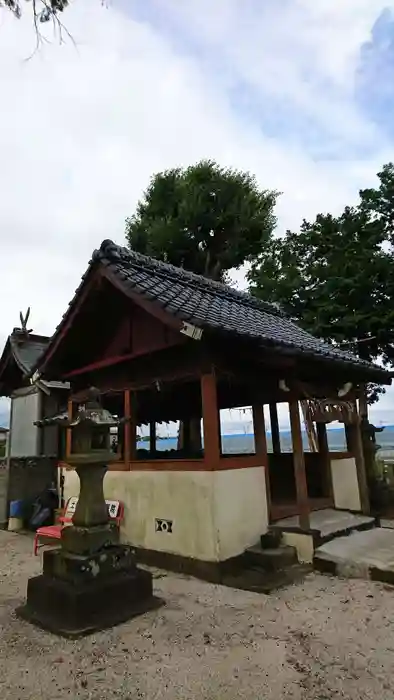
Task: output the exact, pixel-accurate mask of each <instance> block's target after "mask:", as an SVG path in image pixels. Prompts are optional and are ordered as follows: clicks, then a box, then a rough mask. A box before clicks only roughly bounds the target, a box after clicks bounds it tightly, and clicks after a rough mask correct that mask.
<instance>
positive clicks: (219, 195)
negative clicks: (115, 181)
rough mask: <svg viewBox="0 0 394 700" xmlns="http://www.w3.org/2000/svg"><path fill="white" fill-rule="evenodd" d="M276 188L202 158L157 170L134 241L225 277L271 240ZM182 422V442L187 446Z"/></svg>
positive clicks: (196, 426)
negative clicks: (185, 166) (272, 188)
mask: <svg viewBox="0 0 394 700" xmlns="http://www.w3.org/2000/svg"><path fill="white" fill-rule="evenodd" d="M276 197H277V193H276V192H273V191H270V190H262V189H260V187H259V186H258V184H257V182H256V180H255V178H254V177H253V176H252V175H250V174H249V173H245V172H240V171H237V170H232V169H230V168H222V167H220V166H219V165H217V164H216V163H214V162H213V161H201V162H200V163H197V164H196V165H192V166H190V167H188V168H185V169H182V168H174V169H172V170H166V171H165V172H162V173H158V174H156V175H154V176H153V177H152V179H151V181H150V184H149V186H148V189H147V190H146V192H145V193H144V196H143V198H142V200H141V201H140V202H139V203H138V205H137V210H136V212H135V214H134V215H133V216H131V217H130V218H128V219H126V238H127V241H128V243H129V245H130V247H131V248H132V249H134V250H136V251H138V252H139V253H145V254H146V255H151V256H152V257H154V258H158V259H161V260H165V261H167V262H170V263H172V264H173V265H178V266H182V267H184V268H185V269H187V270H191V271H192V272H196V273H198V274H202V275H205V276H206V277H210V278H212V279H216V280H225V278H226V272H227V271H228V270H230V269H232V268H238V267H240V266H241V265H243V264H244V263H245V262H247V261H249V260H251V259H253V258H254V257H255V256H256V255H257V254H258V253H260V251H261V250H262V248H263V247H264V246H265V245H267V242H268V241H269V239H270V237H271V234H272V231H273V229H274V227H275V223H276V219H275V215H274V206H275V201H276ZM183 435H184V424H183V423H181V424H180V430H179V435H178V447H182V446H183ZM190 441H191V444H192V446H193V449H195V450H198V449H200V448H201V431H200V419H199V418H197V417H196V418H195V419H194V420H192V421H191V422H190Z"/></svg>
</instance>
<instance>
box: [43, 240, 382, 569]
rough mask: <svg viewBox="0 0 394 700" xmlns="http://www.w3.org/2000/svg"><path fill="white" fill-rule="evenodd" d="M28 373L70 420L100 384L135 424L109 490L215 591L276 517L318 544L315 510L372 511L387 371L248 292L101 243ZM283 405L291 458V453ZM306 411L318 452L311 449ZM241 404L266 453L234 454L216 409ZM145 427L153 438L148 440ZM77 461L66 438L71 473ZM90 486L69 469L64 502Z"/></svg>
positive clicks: (142, 543) (150, 556) (138, 525)
mask: <svg viewBox="0 0 394 700" xmlns="http://www.w3.org/2000/svg"><path fill="white" fill-rule="evenodd" d="M32 376H33V378H34V379H35V381H37V380H40V381H42V380H45V381H53V380H56V381H59V380H60V381H62V382H69V383H70V385H71V397H70V401H69V405H68V414H69V417H70V418H72V417H73V416H74V415H75V406H76V405H77V403H78V402H79V401H81V400H84V396H85V395H86V391H87V390H88V388H89V387H90V386H96V387H98V388H99V389H100V391H101V394H102V401H103V405H104V406H105V407H106V408H107V409H108V410H110V411H111V413H112V414H115V415H117V416H119V417H122V418H126V419H127V421H126V422H125V423H124V425H123V427H122V428H121V429H120V430H119V433H118V438H117V448H116V449H117V451H118V454H119V460H118V462H117V463H115V464H113V465H111V466H110V468H109V471H108V473H107V475H106V477H105V482H104V492H105V497H106V498H114V499H120V500H122V501H123V502H124V505H125V520H124V526H123V529H122V536H123V538H124V540H125V541H127V542H129V543H131V544H132V545H133V546H134V547H135V548H136V551H137V552H138V555H139V557H140V558H142V559H145V560H146V561H151V562H156V563H158V564H159V565H162V566H165V567H168V568H182V569H183V570H187V571H190V572H192V573H198V574H199V575H201V576H204V577H207V578H210V579H216V580H218V579H219V578H220V573H218V571H219V572H220V571H222V570H223V568H225V566H226V563H229V562H232V561H235V559H236V558H237V557H239V556H240V555H242V553H243V552H244V550H245V549H246V548H247V547H249V546H251V545H253V544H254V543H255V542H256V541H257V540H258V539H259V537H260V536H261V535H263V534H264V533H265V532H267V530H268V528H269V527H270V525H271V524H272V523H275V522H276V521H277V520H278V519H280V518H283V517H286V516H290V515H292V516H294V515H295V516H298V518H299V529H300V532H301V533H302V532H304V533H307V532H308V531H309V528H310V513H311V512H312V511H314V510H319V509H322V508H327V507H333V508H338V509H348V510H351V511H355V512H363V513H367V512H368V510H369V503H368V489H367V483H366V475H365V465H364V460H363V453H362V448H361V437H360V425H359V416H358V410H357V399H358V397H359V395H360V392H362V391H363V390H364V385H365V384H366V383H367V382H376V383H381V384H390V383H391V378H390V375H389V373H388V372H386V371H385V370H384V369H382V368H381V367H378V366H375V365H373V364H370V363H368V362H364V361H362V360H360V359H358V358H356V357H355V356H353V355H352V354H350V353H348V352H344V351H341V350H339V349H337V348H335V347H332V346H330V345H328V344H326V343H324V342H322V341H320V340H318V339H317V338H314V337H313V336H312V335H310V334H309V333H307V332H306V331H305V330H303V329H301V328H300V327H298V326H297V325H296V324H295V323H294V322H293V321H292V320H291V319H290V318H289V317H288V316H287V315H286V314H284V313H283V312H282V311H281V310H280V309H279V308H278V307H277V306H275V305H272V304H269V303H266V302H263V301H260V300H258V299H256V298H254V297H252V296H250V295H248V294H247V293H244V292H240V291H237V290H235V289H232V288H230V287H228V286H226V285H224V284H221V283H219V282H215V281H212V280H209V279H206V278H204V277H201V276H198V275H195V274H192V273H190V272H188V271H186V270H183V269H179V268H176V267H173V266H172V265H169V264H167V263H164V262H159V261H157V260H153V259H151V258H149V257H145V256H143V255H140V254H137V253H135V252H133V251H129V250H127V249H126V248H122V247H120V246H117V245H115V244H114V243H113V242H112V241H109V240H106V241H103V243H102V244H101V246H100V248H99V249H98V250H96V251H95V252H94V253H93V256H92V260H91V262H90V264H89V266H88V269H87V270H86V273H85V274H84V276H83V278H82V282H81V284H80V286H79V288H78V290H77V292H76V294H75V296H74V298H73V299H72V300H71V302H70V304H69V307H68V309H67V310H66V312H65V314H64V316H63V318H62V320H61V322H60V324H59V325H58V327H57V329H56V331H55V333H54V335H53V337H52V338H51V340H50V342H49V343H48V345H47V346H46V348H45V350H44V352H43V353H42V355H41V356H40V358H39V361H38V362H37V364H36V367H35V368H34V373H33V375H32ZM283 402H285V403H286V404H287V405H288V408H289V415H290V423H291V435H292V452H285V451H283V450H282V449H281V447H282V446H281V437H280V433H279V426H278V413H277V404H279V403H283ZM300 402H301V403H302V405H303V410H304V414H307V415H308V416H309V420H310V421H313V422H314V423H313V425H314V430H315V432H316V436H317V448H318V449H317V451H315V452H307V451H305V448H304V446H303V441H302V431H301V419H300V409H299V406H300ZM242 406H251V407H252V413H253V425H254V448H255V449H254V453H253V454H227V453H226V452H225V451H224V450H223V445H222V439H221V434H220V420H219V410H220V409H225V408H232V407H242ZM264 407H266V410H267V413H268V411H269V415H270V424H271V441H272V449H270V450H268V448H267V437H266V427H265V421H264V410H263V409H264ZM176 420H180V421H181V422H182V431H181V433H182V434H181V440H180V441H179V445H178V449H176V450H170V451H164V452H163V451H162V450H159V449H157V439H156V427H157V425H158V424H160V423H161V422H167V421H176ZM331 420H341V421H342V422H344V423H345V425H346V435H347V447H346V449H344V451H343V452H340V453H338V452H336V453H331V452H330V451H329V446H328V441H327V432H326V425H327V422H329V421H331ZM140 425H148V426H149V428H150V434H149V439H147V440H146V441H145V442H144V443H143V444H142V445H141V443H138V442H137V439H136V436H137V427H138V426H140ZM200 426H201V429H200ZM72 452H73V445H72V438H71V434H70V433H68V439H67V451H66V456H65V461H66V462H67V456H70V455H72ZM78 489H79V482H78V477H77V474H76V473H75V471H74V470H72V469H68V470H67V471H66V475H65V497H66V498H67V497H68V496H77V495H78Z"/></svg>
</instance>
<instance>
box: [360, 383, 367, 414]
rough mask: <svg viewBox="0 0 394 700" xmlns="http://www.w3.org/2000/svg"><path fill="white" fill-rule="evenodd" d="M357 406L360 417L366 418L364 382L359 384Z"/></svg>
mask: <svg viewBox="0 0 394 700" xmlns="http://www.w3.org/2000/svg"><path fill="white" fill-rule="evenodd" d="M358 406H359V414H360V418H361V419H362V418H368V400H367V387H366V386H365V384H360V389H359V399H358Z"/></svg>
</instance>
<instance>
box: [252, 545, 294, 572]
mask: <svg viewBox="0 0 394 700" xmlns="http://www.w3.org/2000/svg"><path fill="white" fill-rule="evenodd" d="M296 563H297V551H296V548H295V547H289V546H286V545H280V546H279V547H271V548H265V549H263V548H262V547H261V545H260V544H256V545H254V546H253V547H249V548H248V549H247V550H246V551H245V566H246V568H249V567H257V568H259V569H262V570H263V571H281V570H283V569H286V568H287V567H289V566H292V565H293V564H296Z"/></svg>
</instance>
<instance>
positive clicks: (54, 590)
mask: <svg viewBox="0 0 394 700" xmlns="http://www.w3.org/2000/svg"><path fill="white" fill-rule="evenodd" d="M161 604H162V601H161V600H160V599H158V598H156V597H154V596H153V591H152V574H151V573H150V572H148V571H144V570H142V569H138V568H137V567H134V569H133V571H129V572H125V571H121V572H115V573H114V574H113V575H112V576H104V577H100V576H98V577H97V578H96V579H94V580H91V581H83V582H81V583H78V584H76V583H75V581H71V580H64V579H61V578H54V577H52V576H49V575H45V574H42V575H41V576H35V577H34V578H31V579H29V581H28V585H27V601H26V604H25V605H23V606H21V607H19V608H17V609H16V614H17V616H18V617H20V618H22V619H23V620H27V621H28V622H31V623H32V624H34V625H36V626H37V627H41V628H42V629H45V630H47V631H49V632H52V633H53V634H57V635H59V636H62V637H67V638H69V639H76V638H78V637H84V636H86V635H88V634H93V633H94V632H98V631H100V630H103V629H107V628H109V627H113V626H115V625H119V624H121V623H122V622H126V621H127V620H130V619H132V618H133V617H136V616H137V615H141V614H143V613H145V612H148V611H149V610H153V609H155V608H157V607H159V606H160V605H161Z"/></svg>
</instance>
